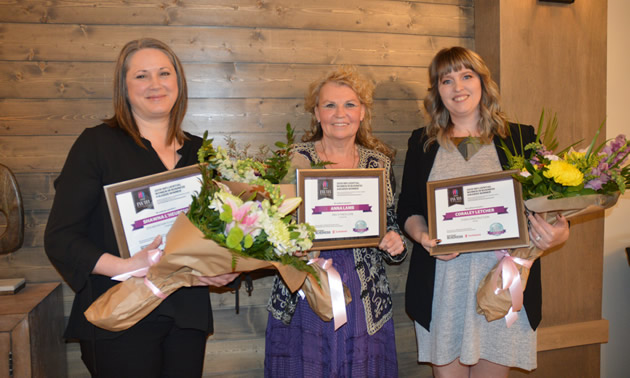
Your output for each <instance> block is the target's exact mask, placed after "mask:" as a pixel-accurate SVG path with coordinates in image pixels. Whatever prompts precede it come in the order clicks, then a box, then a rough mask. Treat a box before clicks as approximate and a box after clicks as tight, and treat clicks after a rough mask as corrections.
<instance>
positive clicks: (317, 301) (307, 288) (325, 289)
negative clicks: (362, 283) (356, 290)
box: [302, 264, 352, 322]
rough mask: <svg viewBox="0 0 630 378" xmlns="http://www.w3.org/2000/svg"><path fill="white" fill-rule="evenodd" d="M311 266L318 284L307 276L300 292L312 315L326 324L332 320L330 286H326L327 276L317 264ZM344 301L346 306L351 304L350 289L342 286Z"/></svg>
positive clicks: (314, 279) (310, 276)
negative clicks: (302, 293)
mask: <svg viewBox="0 0 630 378" xmlns="http://www.w3.org/2000/svg"><path fill="white" fill-rule="evenodd" d="M311 266H312V267H313V268H314V269H315V272H317V276H318V278H319V283H318V282H317V279H316V278H315V277H313V276H312V275H310V274H308V275H307V277H306V280H305V281H304V285H302V291H303V292H304V296H305V297H306V300H307V301H308V304H309V306H311V309H312V310H313V312H314V313H316V314H317V315H318V316H319V317H320V318H321V319H322V320H323V321H325V322H328V321H330V320H332V319H333V309H332V299H331V297H330V286H329V284H328V274H327V273H326V271H325V270H324V269H323V268H322V267H320V266H319V265H318V264H311ZM343 292H344V300H345V302H346V306H347V305H348V304H349V303H350V302H352V295H351V294H350V289H348V287H347V286H346V285H345V284H343Z"/></svg>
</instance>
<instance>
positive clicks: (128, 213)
mask: <svg viewBox="0 0 630 378" xmlns="http://www.w3.org/2000/svg"><path fill="white" fill-rule="evenodd" d="M200 189H201V171H200V170H199V166H198V165H191V166H189V167H184V168H177V169H173V170H170V171H166V172H161V173H157V174H154V175H150V176H145V177H140V178H137V179H133V180H128V181H123V182H119V183H116V184H111V185H106V186H105V187H104V190H105V198H106V199H107V205H108V207H109V214H110V216H111V218H112V223H113V225H114V233H115V234H116V242H117V243H118V250H119V252H120V256H121V257H123V258H128V257H131V256H133V254H135V253H136V252H139V251H140V250H142V249H143V248H144V247H146V246H147V245H149V244H150V243H151V242H152V241H153V239H155V237H156V236H158V235H162V237H163V240H164V241H166V234H167V233H168V231H169V229H170V228H171V225H172V224H173V222H175V218H176V217H177V215H178V214H179V213H181V212H182V211H187V210H188V208H189V207H190V203H191V201H192V198H191V196H192V195H193V193H194V192H199V190H200Z"/></svg>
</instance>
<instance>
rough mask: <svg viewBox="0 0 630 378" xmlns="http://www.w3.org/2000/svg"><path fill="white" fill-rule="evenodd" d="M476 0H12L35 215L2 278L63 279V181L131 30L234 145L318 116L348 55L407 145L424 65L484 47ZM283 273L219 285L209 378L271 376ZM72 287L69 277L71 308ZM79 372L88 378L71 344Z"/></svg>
mask: <svg viewBox="0 0 630 378" xmlns="http://www.w3.org/2000/svg"><path fill="white" fill-rule="evenodd" d="M473 22H474V15H473V1H472V0H425V1H416V0H412V1H394V0H344V1H337V0H318V1H306V0H230V1H228V0H179V1H175V0H172V1H160V2H158V1H147V0H144V1H142V0H131V1H123V0H99V1H87V0H59V1H46V2H44V1H39V0H23V1H22V0H13V1H12V0H1V1H0V83H1V85H0V163H2V164H5V165H7V166H8V167H9V168H11V169H12V170H13V171H14V172H15V174H16V176H17V178H18V181H19V184H20V187H21V191H22V196H23V200H24V205H25V213H26V218H27V227H26V241H25V244H24V246H23V248H22V249H20V250H19V251H18V252H17V253H14V254H11V255H9V256H0V277H19V276H22V277H26V279H27V281H28V282H51V281H59V280H60V277H59V275H58V274H57V272H56V271H55V270H54V268H52V266H51V265H50V263H49V262H48V259H47V257H46V255H45V253H44V250H43V232H44V227H45V224H46V220H47V218H48V213H49V209H50V206H51V204H52V199H53V197H54V189H53V180H54V179H55V178H56V177H57V175H58V173H59V171H60V169H61V167H62V165H63V163H64V161H65V157H66V154H67V152H68V150H69V148H70V146H71V145H72V143H73V142H74V140H75V139H76V137H77V135H78V134H79V133H80V132H81V131H82V130H83V129H84V128H85V127H89V126H93V125H96V124H98V123H99V120H101V119H103V118H105V117H109V116H111V114H112V106H111V91H112V75H113V70H114V64H113V62H114V60H115V58H116V56H117V55H118V52H119V50H120V48H121V47H122V46H123V45H124V44H125V43H126V42H127V41H129V40H132V39H136V38H140V37H154V38H158V39H161V40H163V41H165V42H167V43H168V44H169V45H170V46H171V47H172V48H173V49H174V50H175V52H176V53H177V54H178V56H179V57H180V59H181V60H182V61H183V63H184V66H185V70H186V74H187V78H188V85H189V96H190V98H191V100H190V102H189V110H188V115H187V117H186V120H185V124H184V128H185V129H186V130H187V131H190V132H192V133H194V134H198V135H201V134H202V133H203V132H204V131H205V130H208V131H209V133H210V135H211V136H214V137H215V140H217V141H219V142H223V136H225V135H227V134H230V135H232V136H233V137H234V138H235V139H236V140H238V141H239V142H241V143H248V142H251V143H252V144H253V145H258V144H260V143H271V142H273V141H276V140H279V139H281V138H282V137H283V128H284V126H285V124H286V123H287V122H290V123H291V124H292V125H294V126H295V127H296V128H297V130H303V129H304V128H306V127H307V126H308V123H309V116H308V115H307V114H305V113H304V110H303V94H304V92H305V90H306V88H307V85H308V83H310V82H311V81H312V80H314V79H315V78H317V77H318V76H320V75H321V74H323V73H324V72H326V71H328V70H329V69H331V67H333V66H334V65H336V64H342V63H350V64H357V65H360V69H361V71H362V72H363V73H365V74H366V75H369V76H370V77H372V78H373V79H374V80H375V81H376V82H377V88H376V96H375V97H376V101H375V110H374V114H375V119H374V130H375V132H376V134H377V135H378V137H380V138H382V139H383V140H384V141H386V142H387V143H390V144H391V145H392V146H394V147H395V148H396V149H397V150H398V158H397V160H396V165H395V169H396V177H397V179H398V181H400V178H401V175H402V164H403V159H404V156H405V152H406V151H405V150H406V142H407V138H408V136H409V134H410V132H411V130H413V129H415V128H417V127H419V126H421V125H422V115H421V101H422V99H423V97H424V93H425V91H426V88H427V70H426V66H427V64H428V63H429V61H430V59H431V57H432V56H433V55H434V54H435V52H436V51H437V50H439V49H440V48H442V47H446V46H451V45H463V46H466V47H473V43H474V42H473V34H474V29H473ZM112 153H116V151H112ZM406 272H407V266H406V264H403V265H401V266H394V267H391V268H390V269H389V278H390V281H391V284H392V287H393V290H394V292H395V298H394V301H395V306H396V325H397V332H396V337H397V346H398V357H399V364H400V369H401V376H430V370H429V369H427V368H426V367H423V366H418V364H417V363H416V362H415V360H416V358H415V354H416V347H415V339H414V331H413V326H412V324H411V322H410V321H409V319H408V317H407V316H406V315H405V313H404V309H403V301H402V298H403V297H402V296H403V292H404V282H405V276H406ZM270 285H271V277H270V276H269V275H264V274H263V275H262V277H260V278H258V279H256V281H255V291H254V293H253V295H252V296H251V297H247V296H246V295H244V294H243V293H242V295H241V311H240V314H239V315H235V314H234V308H233V304H234V295H233V294H231V293H218V292H213V293H212V294H211V295H212V302H213V307H214V309H215V327H216V333H215V334H214V335H212V336H211V337H210V339H209V341H208V348H207V358H206V365H205V371H204V376H213V375H220V376H238V377H243V376H261V375H262V368H263V357H264V331H265V326H266V319H267V312H266V310H265V304H266V302H267V298H268V295H269V289H270ZM72 297H73V293H72V291H71V290H70V289H69V288H68V286H67V285H65V284H64V310H65V314H66V316H67V315H68V313H69V310H70V305H71V301H72ZM67 348H68V367H69V372H70V376H72V377H80V376H87V371H86V369H85V368H84V367H83V364H82V363H81V361H80V353H79V351H78V348H77V344H75V343H71V344H68V346H67Z"/></svg>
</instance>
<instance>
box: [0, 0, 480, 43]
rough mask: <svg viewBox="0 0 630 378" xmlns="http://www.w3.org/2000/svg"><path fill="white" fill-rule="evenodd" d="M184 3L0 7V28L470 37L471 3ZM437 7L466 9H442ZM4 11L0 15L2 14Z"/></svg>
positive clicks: (255, 0)
mask: <svg viewBox="0 0 630 378" xmlns="http://www.w3.org/2000/svg"><path fill="white" fill-rule="evenodd" d="M434 2H435V3H437V4H423V3H422V2H418V3H412V2H407V1H405V2H402V1H383V0H345V1H344V5H343V8H341V7H340V6H339V2H338V1H337V0H319V1H317V2H313V1H309V0H269V1H264V2H263V1H258V0H236V1H235V0H215V1H207V0H184V1H177V2H171V4H167V3H159V2H153V3H152V2H146V1H145V2H127V1H125V2H121V1H117V0H108V1H107V0H106V1H99V2H98V3H95V2H94V1H90V0H88V1H77V0H74V1H64V2H63V3H62V4H57V3H52V4H50V3H42V2H41V1H38V0H31V1H23V2H21V6H20V7H19V8H18V9H19V12H17V13H16V14H11V13H9V11H14V10H15V8H16V7H15V5H12V4H10V5H4V6H3V5H0V15H2V16H0V21H1V22H24V23H40V22H41V23H46V24H74V23H80V24H107V25H123V24H124V25H170V26H174V25H181V26H188V25H203V26H219V27H247V28H254V27H255V28H281V29H314V30H349V31H361V32H384V33H392V34H394V33H395V34H426V35H454V36H460V35H462V34H463V35H467V36H472V28H473V17H472V11H473V9H472V7H471V6H470V5H471V1H470V0H469V1H434ZM440 3H447V4H448V3H451V4H461V5H467V7H452V6H443V4H440ZM5 10H6V11H5Z"/></svg>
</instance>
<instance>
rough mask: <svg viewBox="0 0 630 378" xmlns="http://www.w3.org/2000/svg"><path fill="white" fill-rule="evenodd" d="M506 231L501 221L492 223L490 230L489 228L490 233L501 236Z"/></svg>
mask: <svg viewBox="0 0 630 378" xmlns="http://www.w3.org/2000/svg"><path fill="white" fill-rule="evenodd" d="M504 233H505V228H503V225H502V224H501V223H492V224H491V225H490V230H488V235H494V236H499V235H501V234H504Z"/></svg>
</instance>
